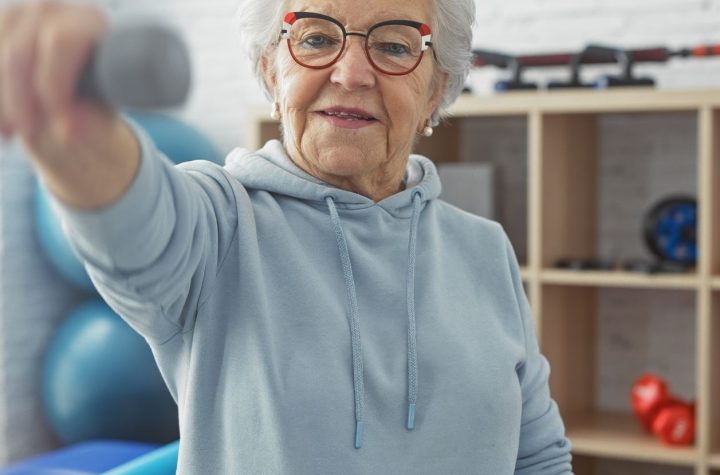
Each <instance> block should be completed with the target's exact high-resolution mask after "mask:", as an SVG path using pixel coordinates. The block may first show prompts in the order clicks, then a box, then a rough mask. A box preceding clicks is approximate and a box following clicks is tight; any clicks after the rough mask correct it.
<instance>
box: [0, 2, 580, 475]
mask: <svg viewBox="0 0 720 475" xmlns="http://www.w3.org/2000/svg"><path fill="white" fill-rule="evenodd" d="M239 12H240V13H239V18H240V21H241V30H242V32H243V33H244V34H245V36H246V39H248V41H247V43H248V45H249V48H250V55H251V58H252V60H253V62H254V65H255V70H256V72H257V74H258V76H259V78H261V82H262V84H263V86H264V88H265V90H266V92H267V94H268V96H269V97H270V98H271V100H272V109H271V114H272V116H273V117H276V118H278V119H280V120H281V122H282V130H283V141H282V143H281V142H279V141H270V142H268V143H267V144H266V145H265V146H264V147H263V148H262V149H261V150H258V151H256V152H246V151H241V150H239V149H238V150H235V151H233V152H232V153H231V154H230V156H229V157H228V158H227V163H226V165H225V166H224V167H220V166H217V165H213V164H211V163H209V162H203V161H198V162H193V163H189V164H185V165H181V166H179V167H173V166H172V165H171V163H170V162H169V161H168V160H167V159H166V158H165V157H163V156H162V155H161V154H160V153H159V152H158V151H157V150H156V149H155V148H153V145H152V143H151V141H150V140H149V139H148V137H147V136H146V135H145V133H144V132H143V131H142V130H140V129H139V128H138V127H137V125H136V124H134V123H132V122H130V121H129V120H127V119H125V118H123V117H121V116H118V115H115V114H114V113H113V112H112V111H107V110H104V109H102V108H101V107H100V106H96V105H94V104H89V103H83V102H82V101H80V100H79V99H77V98H76V97H74V95H73V91H74V85H75V83H76V82H77V77H78V71H79V70H80V68H81V66H82V64H83V63H84V61H85V59H86V58H87V54H88V51H89V50H90V47H91V46H92V45H93V44H94V42H95V41H97V39H98V38H99V37H101V35H102V34H103V31H105V29H106V22H105V19H104V17H103V15H102V14H101V13H99V12H98V11H97V10H95V9H93V8H91V7H87V6H81V5H63V4H59V3H49V2H46V3H36V4H31V5H29V6H27V5H26V6H23V7H12V8H7V9H5V10H2V14H0V32H1V33H0V35H1V37H2V38H0V45H2V46H1V48H2V57H3V62H2V69H1V70H0V87H1V88H2V90H1V92H2V94H1V98H2V100H1V101H0V127H2V130H3V133H4V134H5V135H18V136H20V137H21V139H22V140H23V142H24V144H25V146H26V147H27V149H28V150H29V151H30V152H31V156H32V158H31V160H32V162H33V164H34V165H35V168H36V169H37V171H38V173H39V174H40V176H41V177H42V179H43V180H44V182H45V183H46V185H47V186H48V187H49V188H50V190H51V191H52V193H53V194H54V196H55V199H56V203H55V205H56V207H57V209H58V211H59V212H60V213H61V215H62V218H63V220H64V223H65V226H66V228H67V232H68V235H69V236H70V238H71V240H72V242H73V245H74V246H75V248H76V249H77V251H78V252H79V253H80V255H81V256H82V257H83V259H84V260H85V262H86V265H87V268H88V270H89V273H90V275H91V277H92V279H93V281H94V282H95V283H96V285H97V288H98V290H99V291H100V292H101V294H102V296H103V297H104V298H105V300H106V301H107V302H108V303H109V304H110V305H111V306H112V307H113V308H114V309H115V310H116V311H117V312H118V313H119V314H120V315H121V316H122V317H123V318H124V319H125V320H126V321H127V322H128V323H129V324H130V325H131V326H132V327H133V328H134V329H135V330H137V331H138V332H139V333H140V334H142V335H143V336H144V337H145V338H146V339H147V341H148V342H149V344H150V345H151V347H152V350H153V352H154V355H155V357H156V360H157V363H158V365H159V367H160V369H161V372H162V375H163V377H164V378H165V381H166V382H167V385H168V387H169V388H170V391H171V393H172V395H173V397H174V398H175V400H176V401H177V403H178V409H179V414H180V429H181V445H180V457H179V465H178V472H179V473H197V474H236V473H253V474H270V473H273V474H318V473H322V474H339V473H343V474H376V473H377V474H380V473H383V474H398V473H413V474H460V473H463V474H465V473H482V474H489V475H497V474H508V473H513V472H514V473H517V474H521V473H522V474H565V473H569V472H570V470H571V468H570V444H569V443H568V441H567V440H566V438H565V435H564V428H563V424H562V421H561V419H560V416H559V413H558V409H557V405H556V404H555V403H554V402H553V400H552V399H551V397H550V394H549V390H548V374H549V369H548V364H547V361H546V360H545V358H544V357H543V356H542V355H541V354H540V353H539V350H538V345H537V342H536V336H535V332H534V329H533V323H532V317H531V314H530V311H529V308H528V305H527V301H526V299H525V296H524V293H523V287H522V284H521V280H520V277H519V272H518V266H517V262H516V259H515V256H514V254H513V251H512V248H511V246H510V244H509V241H508V239H507V237H506V236H505V234H504V232H503V230H502V228H501V226H500V225H498V224H497V223H494V222H491V221H488V220H485V219H482V218H479V217H477V216H473V215H470V214H468V213H465V212H463V211H460V210H458V209H457V208H454V207H452V206H450V205H449V204H447V203H444V202H443V201H441V200H439V199H438V195H439V194H440V181H439V179H438V175H437V171H436V169H435V167H434V166H433V163H432V162H431V161H430V160H428V159H427V158H424V157H420V156H415V155H411V151H412V148H413V145H414V144H415V142H416V141H417V140H418V138H419V137H420V136H429V135H431V134H432V127H433V126H434V125H435V124H437V123H438V120H439V118H440V117H441V116H442V114H443V112H444V111H445V110H446V109H447V107H448V106H449V105H450V104H451V103H452V102H453V101H454V100H455V98H456V97H457V96H458V94H459V91H460V89H461V87H462V84H463V82H464V79H465V76H466V74H467V70H468V67H469V55H470V45H471V23H472V20H473V18H474V6H473V1H472V0H395V1H391V0H367V1H363V2H358V1H356V0H334V1H332V2H328V1H320V0H306V1H301V0H297V1H296V0H288V1H283V0H275V1H270V2H269V1H267V0H246V1H245V2H244V4H243V5H242V6H241V8H240V10H239Z"/></svg>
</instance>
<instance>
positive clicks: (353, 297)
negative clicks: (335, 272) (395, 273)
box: [225, 140, 440, 449]
mask: <svg viewBox="0 0 720 475" xmlns="http://www.w3.org/2000/svg"><path fill="white" fill-rule="evenodd" d="M225 168H226V169H227V170H228V171H229V172H230V173H231V174H232V175H233V176H235V177H236V178H237V179H238V180H240V182H241V183H242V184H243V186H245V187H246V188H251V189H258V190H265V191H269V192H272V193H277V194H281V195H287V196H292V197H294V198H298V199H301V200H308V201H316V202H324V204H325V205H326V206H327V209H328V215H329V217H330V220H329V221H330V222H331V224H332V229H333V232H334V234H335V240H336V243H337V250H338V257H339V259H340V264H341V266H342V270H343V280H344V281H345V282H344V283H345V290H346V298H347V313H348V320H349V326H350V343H351V345H350V347H351V349H350V351H351V360H352V367H353V393H354V404H355V407H354V409H355V448H356V449H360V448H361V447H362V442H363V434H364V430H365V426H364V424H365V422H364V421H365V417H364V411H365V378H364V370H363V368H364V361H363V360H364V359H363V350H362V335H361V334H360V316H361V310H362V308H361V305H360V304H359V303H358V300H357V293H356V290H355V287H356V286H355V277H354V275H353V270H352V263H351V260H350V252H351V251H352V250H351V249H349V247H348V243H347V239H346V238H345V233H344V231H343V227H342V222H341V220H340V215H339V213H338V208H343V209H345V210H349V211H352V210H354V209H362V208H367V207H370V206H375V205H377V206H380V207H382V208H383V209H385V210H386V211H387V212H388V213H390V214H391V215H392V216H395V217H398V218H407V217H411V220H410V226H409V230H408V234H409V239H408V258H407V271H406V276H407V278H406V297H407V317H408V333H407V343H406V344H407V370H408V373H407V388H408V392H407V429H408V430H413V429H414V428H415V414H416V411H417V393H418V376H417V375H418V364H417V361H418V358H417V338H416V330H415V257H416V248H417V244H416V243H417V234H418V233H417V231H418V223H419V220H420V213H421V212H422V210H423V208H424V204H425V203H426V202H428V201H430V200H433V199H435V198H437V197H438V196H439V195H440V179H439V177H438V174H437V169H436V168H435V165H433V163H432V162H431V161H430V160H428V159H427V158H425V157H421V156H418V155H411V156H410V158H409V160H408V164H407V169H406V172H405V177H404V182H405V184H406V187H405V189H404V190H403V191H400V192H398V193H395V194H394V195H391V196H389V197H387V198H385V199H384V200H382V201H380V202H378V203H375V202H374V201H373V200H371V199H370V198H367V197H365V196H362V195H359V194H357V193H353V192H349V191H345V190H341V189H339V188H336V187H333V186H331V185H328V184H327V183H324V182H322V181H320V180H318V179H317V178H316V177H313V176H311V175H309V174H307V173H305V172H304V171H303V170H301V169H300V168H299V167H297V166H296V165H295V164H294V163H293V162H292V160H290V158H289V157H288V156H287V154H286V152H285V149H284V147H283V146H282V144H281V143H280V142H279V141H277V140H272V141H270V142H268V143H267V144H266V145H265V146H264V147H263V148H262V149H261V150H260V151H258V152H256V153H250V152H247V151H244V150H242V149H236V150H235V151H233V153H231V154H230V155H229V156H228V159H227V161H226V165H225ZM403 344H405V342H403Z"/></svg>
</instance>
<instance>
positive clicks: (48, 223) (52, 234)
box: [35, 180, 95, 292]
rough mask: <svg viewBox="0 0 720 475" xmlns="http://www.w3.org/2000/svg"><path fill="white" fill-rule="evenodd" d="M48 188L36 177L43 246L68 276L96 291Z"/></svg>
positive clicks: (77, 284)
mask: <svg viewBox="0 0 720 475" xmlns="http://www.w3.org/2000/svg"><path fill="white" fill-rule="evenodd" d="M47 193H48V191H47V190H45V187H44V186H43V185H42V183H41V182H40V180H36V181H35V230H36V232H37V236H38V240H39V241H40V247H41V248H42V249H43V251H45V255H46V256H47V258H48V259H49V260H50V263H51V264H52V266H53V267H54V268H55V270H57V271H58V272H59V273H60V275H62V276H63V277H64V278H65V280H67V281H68V282H70V283H71V284H73V285H74V286H75V287H77V288H79V289H81V290H84V291H86V292H94V291H95V287H94V286H93V283H92V281H91V280H90V276H88V273H87V271H86V270H85V266H84V265H83V263H82V261H81V260H80V257H79V256H78V255H77V254H76V253H75V250H74V249H73V248H72V246H71V245H70V242H69V241H68V240H67V239H66V238H65V235H64V234H63V231H62V226H61V224H60V220H59V219H58V217H57V215H56V214H55V212H54V211H53V209H52V206H50V201H49V197H48V195H47Z"/></svg>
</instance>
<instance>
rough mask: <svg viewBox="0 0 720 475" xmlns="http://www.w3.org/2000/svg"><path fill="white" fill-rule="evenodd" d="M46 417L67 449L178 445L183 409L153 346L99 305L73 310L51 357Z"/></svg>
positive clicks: (45, 393)
mask: <svg viewBox="0 0 720 475" xmlns="http://www.w3.org/2000/svg"><path fill="white" fill-rule="evenodd" d="M42 398H43V406H44V408H45V413H46V415H47V417H48V420H49V422H50V425H51V426H52V428H53V429H54V431H55V433H56V434H57V436H58V438H59V439H60V440H61V441H62V442H64V443H66V444H74V443H77V442H82V441H87V440H92V439H118V440H133V441H137V442H151V443H157V444H165V443H169V442H171V441H173V440H175V439H177V438H178V437H179V430H178V418H177V406H176V404H175V401H174V400H173V399H172V396H171V395H170V392H169V391H168V389H167V387H166V386H165V383H164V381H163V379H162V376H161V375H160V371H159V370H158V368H157V365H156V363H155V360H154V358H153V355H152V351H151V350H150V347H149V346H148V344H147V342H146V341H145V340H144V339H143V338H142V337H141V336H140V335H139V334H137V333H136V332H135V331H134V330H132V329H131V328H130V326H129V325H128V324H127V323H125V322H124V321H123V320H122V319H121V318H120V317H119V316H118V315H117V314H116V313H115V312H113V311H112V309H110V307H108V306H107V304H105V303H104V302H103V301H101V300H100V299H92V300H90V301H88V302H86V303H84V304H82V305H80V306H79V307H77V308H76V309H75V310H73V311H72V312H71V313H70V315H69V316H68V317H67V319H66V320H65V321H64V322H63V323H62V324H61V325H60V327H59V329H58V331H57V333H56V334H55V336H54V338H53V339H52V341H51V343H50V346H49V349H48V351H47V353H46V355H45V361H44V365H43V374H42Z"/></svg>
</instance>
